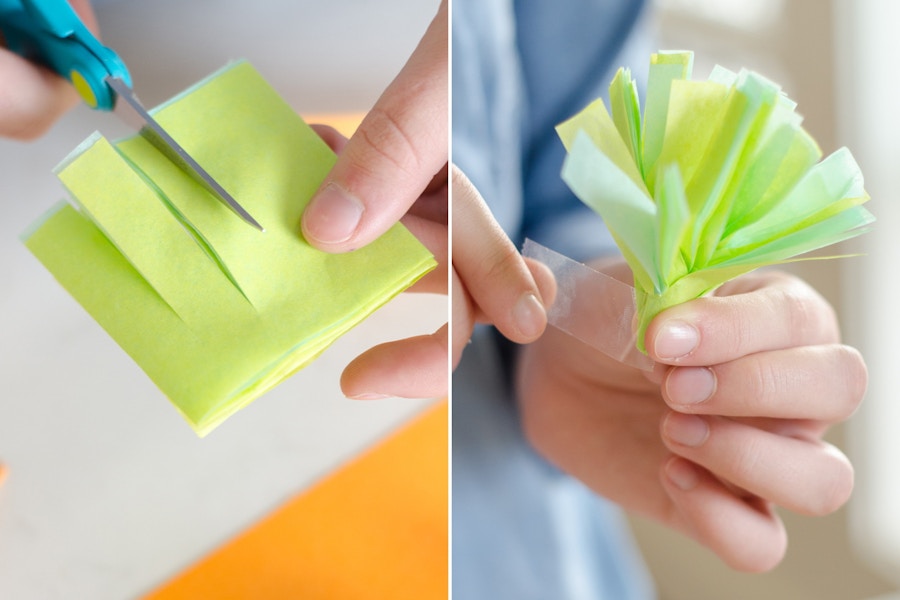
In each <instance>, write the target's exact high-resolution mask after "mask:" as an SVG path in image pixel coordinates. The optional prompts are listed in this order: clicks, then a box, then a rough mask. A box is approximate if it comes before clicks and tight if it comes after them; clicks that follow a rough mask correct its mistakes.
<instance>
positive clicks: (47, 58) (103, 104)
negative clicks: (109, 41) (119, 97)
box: [0, 0, 131, 110]
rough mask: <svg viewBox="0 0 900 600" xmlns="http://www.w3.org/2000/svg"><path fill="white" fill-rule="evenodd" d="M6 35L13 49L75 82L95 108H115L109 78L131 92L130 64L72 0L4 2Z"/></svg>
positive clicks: (1, 14) (0, 8) (1, 25)
mask: <svg viewBox="0 0 900 600" xmlns="http://www.w3.org/2000/svg"><path fill="white" fill-rule="evenodd" d="M0 32H2V34H3V38H4V39H5V41H6V46H7V48H9V49H10V50H12V51H13V52H15V53H17V54H21V55H22V56H24V57H25V58H27V59H29V60H32V61H34V62H37V63H40V64H42V65H45V66H47V67H49V68H51V69H53V71H55V72H56V73H58V74H60V75H62V76H63V77H65V78H66V79H68V80H69V81H71V82H72V85H73V86H75V89H76V90H77V91H78V94H79V95H80V96H81V98H82V100H84V102H85V103H86V104H87V105H88V106H90V107H91V108H97V109H100V110H112V109H113V108H114V107H115V104H116V94H115V92H114V91H113V90H112V88H110V86H109V85H108V84H107V83H106V79H107V77H116V78H119V79H121V80H122V81H124V82H125V83H126V84H127V85H128V87H131V75H130V74H129V73H128V68H127V67H126V66H125V63H124V61H122V59H121V58H119V55H118V54H116V53H115V52H114V51H113V50H111V49H110V48H107V47H106V46H104V45H103V44H101V43H100V41H99V40H98V39H97V38H96V37H95V36H94V34H92V33H91V32H90V30H88V28H87V27H85V25H84V23H82V22H81V19H80V18H79V17H78V14H77V13H76V12H75V11H74V10H73V9H72V7H71V6H69V3H68V2H67V1H66V0H0Z"/></svg>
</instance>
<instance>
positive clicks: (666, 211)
mask: <svg viewBox="0 0 900 600" xmlns="http://www.w3.org/2000/svg"><path fill="white" fill-rule="evenodd" d="M692 62H693V54H692V53H690V52H673V53H658V54H654V55H653V56H652V58H651V64H650V74H649V79H648V82H647V98H646V103H645V104H646V108H645V110H644V114H643V120H641V112H640V103H639V101H638V94H637V86H636V85H635V82H634V81H633V80H632V78H631V75H630V73H629V71H627V70H625V69H620V70H619V71H618V73H616V76H615V78H614V79H613V81H612V83H611V85H610V107H611V113H612V114H611V115H610V112H609V111H607V109H606V106H605V105H604V103H603V101H602V100H597V101H595V102H593V103H591V104H590V105H589V106H588V107H586V108H585V109H584V110H583V111H581V112H580V113H578V114H577V115H575V116H574V117H572V118H571V119H569V120H568V121H566V122H564V123H562V124H560V125H559V126H558V127H557V132H558V133H559V136H560V138H561V139H562V141H563V144H564V145H565V147H566V150H567V153H568V155H567V157H566V161H565V163H564V165H563V172H562V176H563V179H564V180H565V181H566V183H567V184H568V185H569V187H570V188H571V189H572V191H573V192H574V193H575V195H576V196H578V197H579V198H580V199H581V200H582V201H583V202H584V203H585V204H587V205H588V206H590V207H591V208H592V209H594V210H595V211H596V212H597V213H599V214H600V215H601V216H602V217H603V219H604V221H605V223H606V225H607V227H608V228H609V230H610V232H611V233H612V236H613V238H614V239H615V241H616V243H617V244H618V246H619V248H620V250H621V251H622V254H623V256H624V257H625V259H626V261H627V262H628V264H629V266H630V267H631V270H632V273H633V274H634V284H635V292H636V294H635V296H636V302H637V311H638V320H639V323H638V336H637V340H638V342H637V345H638V348H639V349H641V350H642V351H644V350H645V349H644V346H643V344H644V333H645V331H646V329H647V326H648V325H649V324H650V321H651V320H652V319H653V317H655V316H656V315H657V314H658V313H660V312H661V311H663V310H665V309H666V308H668V307H671V306H674V305H676V304H679V303H682V302H685V301H687V300H691V299H693V298H697V297H700V296H702V295H704V294H706V293H708V292H710V291H711V290H714V289H715V288H716V287H718V286H719V285H721V284H722V283H724V282H726V281H728V280H729V279H732V278H734V277H737V276H738V275H741V274H743V273H746V272H748V271H752V270H753V269H756V268H758V267H761V266H764V265H770V264H777V263H783V262H787V261H790V260H796V257H797V256H798V255H800V254H803V253H805V252H809V251H812V250H816V249H818V248H822V247H825V246H828V245H831V244H834V243H836V242H840V241H843V240H846V239H848V238H851V237H853V236H856V235H859V234H860V233H863V232H864V231H866V230H867V229H868V228H869V226H870V225H871V223H872V222H873V221H874V217H873V216H872V215H871V214H870V213H869V212H868V211H867V210H866V209H865V208H863V207H862V206H861V205H862V204H863V203H864V202H865V201H866V200H868V199H869V196H868V194H866V192H865V190H864V188H863V178H862V174H861V173H860V171H859V167H858V166H857V164H856V162H855V161H854V160H853V156H852V155H851V154H850V152H849V151H848V150H847V149H846V148H841V149H839V150H837V151H836V152H834V153H833V154H831V155H830V156H828V157H827V158H825V159H824V160H821V161H820V159H821V157H822V153H821V151H820V150H819V147H818V146H817V144H816V142H815V141H814V140H813V139H812V137H810V135H809V134H808V133H807V132H806V131H805V130H804V129H803V128H802V126H801V118H800V116H799V115H798V114H797V113H796V112H794V108H795V103H794V102H793V101H791V100H790V99H789V98H788V97H787V96H786V95H785V94H784V93H783V92H782V91H781V90H780V88H779V87H778V86H777V85H775V84H774V83H772V82H771V81H768V80H767V79H765V78H763V77H761V76H760V75H758V74H756V73H753V72H750V71H746V70H745V71H741V72H740V73H733V72H730V71H728V70H727V69H724V68H722V67H716V68H715V69H714V70H713V72H712V74H711V75H710V78H709V80H708V81H691V80H690V73H691V66H692Z"/></svg>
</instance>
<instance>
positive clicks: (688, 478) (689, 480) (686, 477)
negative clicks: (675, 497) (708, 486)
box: [666, 458, 700, 492]
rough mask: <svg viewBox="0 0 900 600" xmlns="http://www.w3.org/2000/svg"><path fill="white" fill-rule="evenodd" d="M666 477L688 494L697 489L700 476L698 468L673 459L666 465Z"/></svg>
mask: <svg viewBox="0 0 900 600" xmlns="http://www.w3.org/2000/svg"><path fill="white" fill-rule="evenodd" d="M666 477H668V478H669V481H671V482H672V483H674V484H675V486H676V487H678V488H679V489H680V490H682V491H685V492H688V491H690V490H692V489H694V488H695V487H697V482H698V481H700V475H699V474H698V473H697V468H696V467H694V465H692V464H691V463H689V462H688V461H686V460H683V459H679V458H676V459H672V460H670V461H669V464H667V465H666Z"/></svg>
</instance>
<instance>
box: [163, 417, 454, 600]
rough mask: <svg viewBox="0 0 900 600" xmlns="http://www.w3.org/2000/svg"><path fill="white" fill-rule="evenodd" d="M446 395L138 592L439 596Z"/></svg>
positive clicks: (255, 598) (442, 591)
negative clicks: (158, 584)
mask: <svg viewBox="0 0 900 600" xmlns="http://www.w3.org/2000/svg"><path fill="white" fill-rule="evenodd" d="M447 413H448V411H447V403H446V402H442V403H440V404H439V405H438V406H436V407H433V408H431V409H429V410H428V411H426V412H425V413H424V414H423V415H422V416H419V417H417V418H416V419H415V420H414V421H412V423H410V424H409V425H406V426H404V427H403V428H402V429H401V430H399V431H398V432H396V433H394V434H393V435H391V436H390V437H388V438H387V439H386V440H385V441H383V442H381V443H380V444H378V445H377V446H375V447H374V448H372V449H371V450H369V451H368V452H366V453H365V454H363V455H362V456H360V457H359V458H357V459H356V460H354V461H353V462H351V463H350V464H348V465H347V466H345V467H343V468H341V469H339V470H338V471H336V472H334V473H333V474H332V475H330V476H329V477H327V478H326V479H325V480H323V481H322V482H320V483H319V484H317V485H315V486H313V487H312V488H311V489H310V490H308V491H307V492H305V493H303V494H300V495H299V496H297V497H296V498H294V499H293V500H291V501H290V502H288V503H287V504H286V505H285V506H283V507H282V508H280V509H279V510H277V511H276V512H275V513H274V514H272V515H271V516H269V517H267V518H265V519H264V520H263V521H261V522H260V523H258V524H257V525H255V526H254V527H252V528H251V529H249V530H248V531H246V532H245V533H243V534H242V535H240V536H239V537H237V538H236V539H234V540H233V541H231V542H230V543H228V544H226V545H225V546H224V547H222V548H221V549H219V550H218V551H216V552H215V553H213V554H212V555H211V556H209V557H207V558H206V559H204V560H202V561H201V562H200V563H198V564H197V565H195V566H193V567H192V568H190V569H188V570H187V571H186V572H184V573H183V574H181V575H179V576H178V577H176V578H175V579H174V580H172V581H171V582H169V583H168V584H166V585H165V586H164V587H162V588H160V589H158V590H157V591H155V592H153V593H151V594H150V595H149V596H147V597H146V599H145V600H183V599H184V600H186V599H190V600H197V599H200V598H202V599H204V600H238V599H240V600H251V599H252V600H281V599H285V600H286V599H291V600H295V599H303V600H306V599H310V600H318V599H336V600H345V599H347V600H353V599H357V598H359V599H366V600H377V599H381V598H385V599H391V600H403V599H407V598H408V599H410V600H412V599H415V600H430V599H433V598H434V599H436V598H446V597H447V586H448V577H447V571H448V569H447V561H448V521H447V518H448V497H447V496H448V465H447V461H448V456H447V425H448V423H447Z"/></svg>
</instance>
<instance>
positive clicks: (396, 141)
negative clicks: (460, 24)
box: [301, 0, 448, 252]
mask: <svg viewBox="0 0 900 600" xmlns="http://www.w3.org/2000/svg"><path fill="white" fill-rule="evenodd" d="M447 28H448V23H447V3H446V0H444V1H443V2H441V6H440V8H439V9H438V14H437V16H435V18H434V20H433V21H432V22H431V25H430V26H429V27H428V30H427V31H426V32H425V35H424V36H423V37H422V40H421V41H420V42H419V45H418V47H417V48H416V50H415V51H414V52H413V54H412V56H411V57H410V58H409V60H408V61H407V63H406V65H405V66H404V67H403V70H402V71H401V72H400V74H399V75H398V76H397V78H396V79H394V81H393V82H392V83H391V84H390V85H389V86H388V88H387V89H386V90H385V91H384V93H383V94H382V96H381V98H379V100H378V102H377V103H376V104H375V106H374V108H373V109H372V110H371V111H370V112H369V114H368V115H366V117H365V119H364V120H363V122H362V123H361V124H360V126H359V129H358V130H357V131H356V133H355V134H354V135H353V136H352V137H351V138H350V140H349V141H348V142H347V145H346V146H345V147H344V148H343V149H342V151H341V154H340V156H339V157H338V160H337V162H336V163H335V165H334V167H333V168H332V170H331V172H330V173H329V175H328V176H327V177H326V179H325V181H324V182H323V183H322V186H321V187H320V188H319V190H318V192H317V193H316V195H315V196H313V198H312V200H311V201H310V203H309V205H308V206H307V208H306V210H305V211H304V214H303V219H302V223H301V228H302V231H303V235H304V237H305V238H306V239H307V241H308V242H309V243H310V244H312V245H314V246H316V247H317V248H319V249H321V250H325V251H328V252H346V251H348V250H353V249H356V248H360V247H362V246H364V245H366V244H368V243H369V242H371V241H372V240H374V239H375V238H377V237H378V236H379V235H381V234H382V233H384V232H385V231H386V230H387V229H388V228H389V227H390V226H391V225H393V224H394V223H395V222H397V221H398V220H399V219H400V217H402V216H403V215H404V214H405V213H406V211H407V210H408V209H409V207H410V206H412V204H413V203H414V202H415V201H416V199H417V198H418V197H419V196H420V195H421V193H422V192H423V190H425V188H426V187H427V186H428V184H429V182H430V181H431V179H432V178H433V177H434V176H435V174H436V173H437V172H438V171H440V170H441V169H442V168H443V166H444V165H445V164H446V163H447V156H448V131H447V129H448V127H447V121H448V114H447V103H448V99H447V90H448V83H447Z"/></svg>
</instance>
